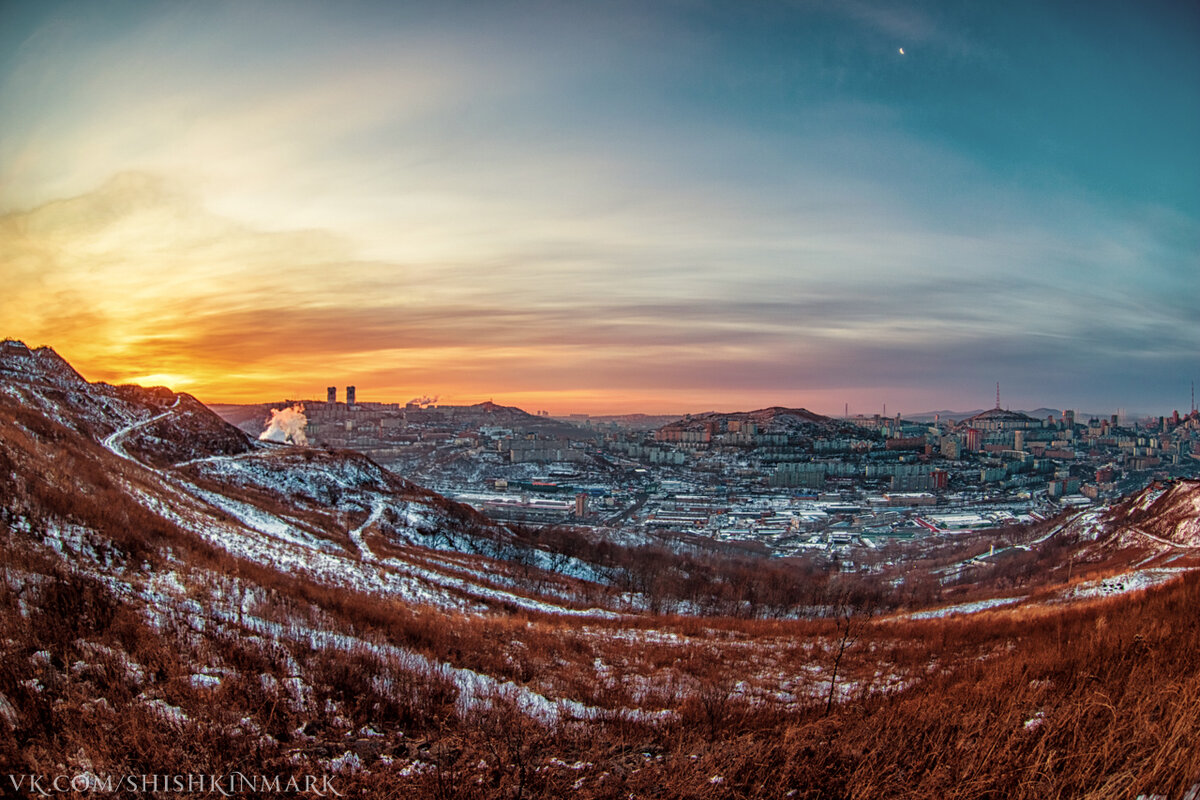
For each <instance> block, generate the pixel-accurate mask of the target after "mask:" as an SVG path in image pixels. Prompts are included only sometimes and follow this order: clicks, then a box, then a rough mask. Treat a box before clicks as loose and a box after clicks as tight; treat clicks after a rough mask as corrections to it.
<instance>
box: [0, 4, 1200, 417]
mask: <svg viewBox="0 0 1200 800" xmlns="http://www.w3.org/2000/svg"><path fill="white" fill-rule="evenodd" d="M735 7H736V6H730V7H728V8H723V7H720V6H718V7H717V8H715V9H714V10H713V16H712V17H711V18H710V17H708V16H705V15H704V14H701V13H699V9H693V10H692V11H688V12H685V11H683V10H677V11H676V12H671V11H669V10H667V9H655V8H653V7H643V6H641V5H637V4H633V5H628V6H622V7H621V9H619V10H614V9H608V8H604V9H602V8H600V7H595V8H578V7H576V6H574V5H572V4H561V5H555V4H550V5H548V6H546V7H544V8H543V7H538V8H533V7H530V8H524V7H522V9H521V10H520V11H519V12H518V11H515V10H514V11H513V13H508V12H506V11H503V10H501V9H500V8H498V7H497V8H492V7H490V6H488V5H486V4H479V5H476V4H469V3H468V4H463V5H461V6H460V5H453V6H442V5H440V4H429V5H422V4H414V5H411V6H410V5H409V4H402V7H397V8H393V7H391V6H389V5H388V4H378V3H370V2H364V3H355V4H352V5H351V6H347V7H345V8H342V7H341V6H339V5H338V4H315V5H312V6H305V8H304V9H303V10H302V11H301V10H296V9H292V8H288V7H286V6H285V5H280V4H270V3H257V2H248V3H216V4H213V5H211V6H208V5H205V6H204V7H199V6H188V5H179V4H161V5H152V6H149V7H144V8H141V7H135V6H122V7H120V8H116V7H113V8H107V7H106V8H100V7H97V6H94V5H91V4H85V3H64V4H50V5H47V6H44V7H43V6H39V7H38V8H34V4H28V6H27V7H21V8H18V7H16V6H12V7H10V10H8V11H6V13H7V14H8V15H9V16H8V19H7V21H8V22H9V24H7V25H4V26H0V27H2V28H3V29H4V30H6V31H8V33H7V34H0V36H5V37H7V38H6V39H5V40H4V42H3V43H4V45H5V46H4V47H2V48H0V51H2V52H3V53H4V56H3V63H4V69H3V71H2V73H0V74H2V75H3V78H2V79H0V118H2V119H4V120H5V122H4V125H3V126H2V128H0V271H2V277H3V282H4V292H3V294H2V295H0V321H2V325H0V336H8V337H13V338H18V339H22V340H25V341H28V342H30V343H31V344H39V345H40V344H45V345H50V346H52V347H54V348H56V349H57V350H59V351H60V352H62V353H63V354H64V355H65V356H66V357H68V358H69V359H70V360H71V361H72V362H73V363H74V364H76V365H77V366H78V367H79V368H80V370H81V371H82V372H83V373H84V374H85V375H86V376H87V377H89V378H91V379H96V380H105V381H116V382H124V381H131V382H138V383H158V384H165V385H167V386H170V387H171V388H173V389H178V390H184V391H187V392H191V393H193V394H195V395H196V396H198V397H199V398H201V399H202V400H205V401H210V402H249V401H262V402H266V401H274V400H278V399H281V398H284V397H298V398H304V397H319V396H323V393H324V388H325V387H326V386H329V385H348V384H354V385H357V386H358V387H360V392H361V396H362V397H364V398H370V399H373V400H379V401H388V402H404V401H406V400H407V399H408V398H410V397H414V396H420V395H439V396H440V397H441V398H442V402H446V403H469V402H477V401H481V400H485V399H489V398H491V399H493V400H495V401H496V402H499V403H504V404H515V405H520V406H522V407H528V408H534V409H545V410H549V411H551V412H552V413H568V412H631V411H645V412H659V413H667V412H688V411H702V410H708V409H712V408H721V407H724V408H731V407H762V406H767V405H775V404H784V405H797V406H805V407H808V408H811V409H814V410H818V411H821V412H823V413H827V414H828V413H841V412H842V411H843V410H844V408H845V407H846V406H847V405H849V407H850V409H851V411H852V412H855V411H857V412H862V413H871V412H876V411H880V410H881V409H882V406H883V405H884V404H887V405H888V407H889V408H890V409H894V410H907V411H921V410H928V409H932V408H938V407H943V408H944V407H953V406H955V405H960V406H962V407H967V408H970V407H975V406H979V405H981V404H983V403H986V402H988V401H989V398H990V395H991V389H992V386H993V385H994V384H995V382H997V381H999V382H1002V383H1003V384H1004V385H1005V387H1006V395H1007V396H1008V397H1009V399H1010V401H1011V402H1012V403H1014V404H1015V405H1028V406H1029V407H1034V406H1036V405H1037V404H1039V403H1051V402H1053V403H1057V404H1060V405H1063V406H1064V407H1065V406H1076V407H1089V408H1096V409H1099V410H1103V409H1108V408H1116V407H1122V408H1127V409H1143V408H1144V409H1152V408H1158V407H1159V406H1162V407H1167V406H1169V405H1170V404H1171V403H1174V404H1176V405H1178V404H1179V402H1180V401H1179V400H1178V397H1179V396H1180V393H1181V392H1182V391H1183V387H1184V386H1185V384H1184V383H1183V382H1182V380H1183V379H1182V378H1181V377H1180V376H1182V375H1192V374H1194V372H1195V368H1196V365H1197V360H1196V359H1197V356H1196V353H1197V352H1200V329H1198V326H1197V325H1196V319H1195V300H1196V296H1195V295H1196V292H1195V288H1194V286H1195V281H1194V280H1193V279H1194V276H1195V273H1196V269H1197V268H1198V265H1197V262H1196V252H1198V251H1197V249H1196V247H1195V244H1196V242H1197V241H1198V239H1197V230H1198V227H1197V226H1198V223H1197V219H1200V199H1198V197H1197V191H1196V186H1197V185H1200V181H1197V180H1196V177H1197V175H1200V172H1198V171H1197V170H1198V167H1197V158H1196V149H1195V147H1194V142H1195V141H1196V138H1197V136H1198V135H1200V125H1198V123H1197V118H1196V115H1195V113H1194V109H1195V108H1196V107H1200V104H1198V103H1197V102H1196V101H1197V95H1196V91H1197V89H1196V83H1195V82H1194V81H1192V82H1187V81H1175V82H1169V81H1163V80H1160V79H1159V75H1160V74H1161V69H1159V67H1161V66H1162V65H1158V64H1157V62H1153V61H1152V62H1151V63H1147V64H1144V65H1142V66H1140V67H1129V66H1128V65H1126V66H1124V67H1122V66H1120V65H1117V64H1114V63H1113V62H1112V59H1110V58H1109V54H1107V53H1105V52H1091V51H1087V52H1081V53H1079V54H1077V58H1076V59H1075V60H1080V59H1082V61H1081V63H1086V64H1088V65H1090V66H1089V67H1088V70H1087V71H1086V72H1087V75H1088V79H1087V83H1088V85H1089V86H1090V87H1092V90H1094V91H1093V94H1088V93H1086V92H1075V91H1071V92H1066V93H1063V92H1052V91H1050V89H1052V88H1053V87H1054V86H1055V81H1060V82H1061V81H1067V80H1068V79H1070V80H1074V79H1075V77H1076V76H1074V74H1073V73H1072V74H1065V73H1064V74H1058V73H1055V74H1050V75H1047V74H1046V73H1045V71H1044V70H1043V69H1042V68H1035V66H1034V65H1028V66H1026V65H1024V63H1023V59H1022V58H1021V57H1020V48H1021V47H1023V46H1025V45H1024V44H1023V42H1024V41H1025V40H1024V38H1023V37H1017V38H1015V39H1013V40H1011V41H1010V40H1008V39H1004V42H1003V47H1004V48H1007V49H1008V50H1006V51H1005V52H1008V51H1011V52H1010V54H1009V55H1008V56H1006V57H1005V58H1004V59H1000V58H999V57H998V56H996V55H995V54H994V53H991V51H988V50H986V49H980V48H976V47H974V46H973V45H972V44H971V36H969V35H968V34H967V33H966V32H965V31H962V30H958V29H956V28H955V27H954V25H953V24H952V23H951V22H948V21H946V20H943V21H942V22H940V23H938V24H936V25H935V24H933V23H932V22H930V23H928V24H927V25H926V24H923V25H918V26H916V27H914V28H912V29H906V30H905V31H903V33H904V41H902V42H897V41H896V39H895V36H896V34H897V31H896V30H895V28H894V20H893V19H892V18H891V17H890V16H889V15H887V14H884V13H868V10H866V8H865V7H863V8H859V7H857V6H855V8H854V9H848V10H845V11H842V10H838V9H836V8H831V9H828V10H826V11H816V10H810V11H811V13H809V12H805V13H804V14H801V13H800V12H799V11H797V12H796V14H797V16H796V18H795V19H793V18H791V17H790V16H789V15H788V14H785V13H783V11H782V10H781V11H780V12H779V14H775V12H772V11H768V10H766V9H763V10H762V13H761V14H758V15H756V14H750V15H743V14H742V13H741V12H740V11H736V12H735V11H733V9H734V8H735ZM39 9H40V10H39ZM855 9H857V10H855ZM693 12H695V13H693ZM776 16H779V17H780V18H779V19H776V18H775V17H776ZM726 17H728V18H726ZM988 29H990V26H988ZM1181 30H1182V29H1181ZM789 31H790V33H787V34H786V35H785V32H789ZM1156 35H1157V34H1156ZM1179 35H1180V36H1183V35H1184V34H1183V33H1180V34H1179ZM781 37H782V38H781ZM788 37H791V38H788ZM1001 38H1004V37H1001ZM651 42H652V43H653V46H650V45H648V43H651ZM800 43H805V44H803V46H800ZM901 44H902V45H903V49H901V50H900V52H901V53H903V55H899V54H898V52H897V48H898V47H899V45H901ZM1000 46H1001V45H1000V44H997V45H996V47H1000ZM1159 49H1162V50H1163V52H1181V53H1182V52H1190V50H1177V51H1171V50H1170V49H1169V48H1156V49H1155V50H1154V52H1158V50H1159ZM1147 52H1149V51H1147ZM1189 57H1190V56H1189ZM760 58H768V59H774V61H772V62H771V63H774V64H776V66H775V67H772V68H771V69H770V70H763V69H761V68H760V65H759V63H758V59H760ZM1075 60H1072V59H1064V64H1065V63H1068V62H1070V63H1075ZM997 87H1004V88H997ZM1046 87H1050V88H1046ZM993 95H995V96H998V97H999V96H1003V97H1016V98H1021V100H1020V102H1013V103H1011V104H1010V106H1008V107H1006V109H1005V110H1003V111H999V110H995V109H993V108H992V107H991V106H990V105H989V106H987V107H977V105H978V103H977V102H976V100H975V98H978V97H983V96H989V97H990V96H993ZM1063 96H1067V97H1070V98H1074V97H1076V96H1078V97H1081V98H1092V99H1090V100H1088V101H1087V102H1084V101H1083V100H1080V101H1079V102H1075V101H1074V100H1070V101H1069V102H1064V101H1063V100H1062V97H1063ZM1096 98H1101V100H1100V101H1096ZM1134 99H1136V104H1137V107H1138V114H1140V115H1141V119H1142V122H1141V123H1139V124H1138V125H1137V126H1136V127H1135V126H1133V125H1132V123H1131V124H1130V125H1127V126H1124V127H1122V126H1119V125H1117V126H1115V125H1114V124H1113V123H1112V120H1110V119H1108V118H1107V117H1105V113H1106V112H1104V109H1106V108H1112V107H1124V106H1123V105H1122V104H1123V103H1125V102H1133V100H1134ZM1187 109H1192V111H1187ZM1130 116H1131V118H1132V116H1134V115H1133V114H1132V113H1131V115H1130ZM964 120H968V122H964ZM1010 128H1011V129H1012V130H1011V131H1010V130H1009V129H1010ZM1006 131H1007V132H1008V133H1006ZM1015 131H1019V132H1020V136H1016V135H1009V134H1012V133H1013V132H1015ZM985 132H987V133H985ZM1005 142H1008V144H1005ZM1064 152H1070V153H1076V154H1078V157H1077V158H1074V159H1063V158H1061V157H1060V154H1061V153H1064ZM1100 320H1103V322H1100ZM1113 364H1121V365H1123V367H1122V369H1121V370H1114V369H1112V365H1113Z"/></svg>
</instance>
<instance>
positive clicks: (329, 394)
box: [325, 386, 337, 403]
mask: <svg viewBox="0 0 1200 800" xmlns="http://www.w3.org/2000/svg"><path fill="white" fill-rule="evenodd" d="M325 402H327V403H336V402H337V387H336V386H330V387H329V388H328V389H326V390H325Z"/></svg>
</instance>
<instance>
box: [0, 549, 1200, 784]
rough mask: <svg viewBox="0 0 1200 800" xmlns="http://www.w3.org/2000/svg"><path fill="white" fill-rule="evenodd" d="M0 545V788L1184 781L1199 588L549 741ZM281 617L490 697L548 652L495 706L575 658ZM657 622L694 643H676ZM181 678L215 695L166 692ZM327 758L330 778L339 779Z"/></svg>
mask: <svg viewBox="0 0 1200 800" xmlns="http://www.w3.org/2000/svg"><path fill="white" fill-rule="evenodd" d="M5 539H6V541H5V556H6V557H5V562H6V563H5V568H4V576H5V578H6V580H5V582H4V586H2V587H0V640H2V641H3V642H4V650H3V658H2V660H0V695H2V696H3V700H2V701H0V712H3V713H0V734H2V735H0V774H29V773H33V774H58V773H61V772H63V771H64V770H66V771H70V772H72V773H76V774H77V773H80V772H85V771H93V772H95V773H97V774H142V773H155V772H163V771H170V772H172V773H205V774H214V773H216V774H227V773H229V772H232V771H235V770H240V771H243V772H246V773H251V772H253V773H263V772H266V773H270V774H279V773H283V774H293V773H295V774H302V773H313V772H316V773H324V774H332V775H334V776H335V777H334V785H335V786H336V787H337V788H338V791H340V792H342V793H343V794H345V795H346V796H360V797H445V798H494V797H547V798H549V797H555V798H557V797H580V798H589V797H597V798H600V797H605V798H609V797H611V798H616V797H621V798H625V797H629V796H633V797H662V798H684V797H688V798H692V797H712V798H717V797H772V798H774V797H780V798H784V797H793V798H873V797H878V798H905V797H912V798H918V797H920V798H928V797H940V798H1001V797H1004V798H1008V797H1012V798H1021V797H1028V798H1056V797H1060V798H1077V797H1096V798H1109V797H1130V798H1133V797H1136V796H1137V795H1138V794H1141V793H1146V794H1162V795H1166V796H1167V797H1169V798H1181V797H1183V795H1184V793H1185V792H1186V791H1188V789H1189V787H1191V786H1192V785H1193V784H1195V783H1196V782H1197V781H1200V745H1198V743H1197V738H1196V732H1197V731H1200V615H1198V614H1197V609H1198V608H1200V575H1194V574H1193V575H1190V576H1187V577H1185V578H1183V579H1182V580H1179V581H1177V582H1175V583H1173V584H1171V585H1169V586H1166V587H1163V588H1160V589H1156V590H1152V591H1149V592H1146V593H1144V594H1141V595H1135V596H1127V597H1121V598H1115V599H1110V600H1106V601H1102V602H1097V603H1093V604H1091V605H1089V606H1087V607H1063V608H1061V609H1060V610H1044V611H1041V612H1024V613H1021V612H1016V613H1004V612H993V613H987V614H981V615H976V616H975V617H974V618H951V619H948V620H931V621H922V622H899V623H897V622H891V623H878V624H875V625H873V626H870V627H866V628H864V629H862V630H861V631H860V632H859V636H858V638H857V643H856V645H855V647H853V648H852V651H851V652H850V653H849V654H848V657H847V658H848V662H854V663H848V665H847V667H846V668H847V669H849V670H851V671H854V670H858V671H859V672H860V673H861V672H862V671H863V670H864V669H868V670H869V668H870V667H871V666H872V665H873V664H877V663H883V662H887V663H888V664H889V665H890V666H891V667H896V666H897V665H902V664H903V663H904V662H910V661H921V660H925V659H929V660H933V661H935V662H936V663H937V664H939V668H938V669H936V670H934V671H932V672H931V673H930V674H929V675H928V676H927V677H925V678H924V679H922V680H920V681H918V682H916V683H915V684H914V685H912V686H910V687H909V688H908V689H905V690H903V691H898V692H893V693H874V694H867V693H865V692H864V693H863V694H861V695H860V696H857V697H851V698H850V699H847V700H843V702H841V703H837V704H834V706H833V708H832V711H831V713H828V714H826V713H825V707H824V706H825V703H824V702H823V700H824V698H822V697H814V698H812V701H811V702H808V703H805V704H802V705H801V706H800V707H798V708H794V709H789V710H784V709H781V708H779V707H776V706H772V705H769V704H763V703H756V702H751V701H749V700H747V698H746V696H745V695H744V694H740V693H739V692H738V691H737V688H736V686H737V683H738V681H739V680H741V678H742V671H743V670H744V668H745V665H744V664H734V663H728V664H724V665H722V664H721V663H709V664H705V665H690V666H689V667H688V669H689V670H690V672H689V674H690V675H691V676H692V677H693V678H695V679H696V682H695V683H693V684H690V685H689V688H688V689H687V690H686V691H681V692H680V693H679V695H678V697H677V702H676V703H675V704H674V705H675V711H676V712H677V713H676V716H675V717H674V718H665V719H663V720H660V721H656V722H648V721H635V720H619V719H614V720H608V721H600V720H566V719H564V720H563V721H559V722H554V723H548V722H545V721H539V720H537V719H536V718H534V717H531V716H530V715H528V714H526V713H523V712H522V711H520V710H518V709H517V708H515V707H514V705H513V704H512V703H511V702H508V701H506V700H504V699H502V698H494V699H493V701H492V702H491V703H490V704H480V705H477V706H475V707H473V708H470V709H467V710H465V711H464V710H463V709H461V708H457V709H456V704H455V701H456V695H457V694H458V691H459V690H458V689H457V688H456V687H455V686H454V684H453V682H452V681H449V680H447V679H445V678H444V677H437V676H433V675H428V674H419V673H416V672H413V671H411V670H406V669H405V668H404V667H403V665H397V664H393V663H388V661H387V658H386V657H384V656H380V655H379V654H378V653H375V652H372V651H370V650H367V649H363V650H361V651H359V652H333V651H329V650H322V649H319V648H305V647H295V646H290V647H289V646H285V644H283V643H281V642H272V641H270V640H268V639H264V638H262V637H254V636H250V635H248V634H246V635H234V634H233V633H231V632H230V631H231V629H222V628H220V627H218V626H216V625H212V626H211V628H210V629H209V630H207V631H205V630H197V629H196V625H195V623H194V622H193V623H187V622H186V621H185V620H184V618H183V617H182V616H177V617H173V618H172V619H174V620H175V621H173V622H168V624H166V625H165V626H162V627H161V629H160V630H155V629H153V628H152V627H151V625H149V624H148V623H147V620H146V618H145V615H144V614H143V613H141V612H140V611H139V610H136V609H135V608H134V607H132V606H131V605H130V604H129V603H128V602H126V601H124V600H123V599H122V598H119V597H117V596H116V595H114V594H113V592H112V590H110V589H109V588H107V587H106V586H105V585H104V584H103V583H101V582H100V581H98V580H95V579H92V578H87V577H82V576H80V575H77V574H74V573H72V572H70V571H68V570H66V569H65V568H64V565H63V564H62V563H61V562H58V561H57V560H56V559H55V558H54V557H53V556H51V555H48V554H39V553H38V548H36V547H27V546H25V544H24V543H23V541H22V540H23V539H24V537H23V535H22V534H21V533H20V532H16V531H13V530H11V529H9V530H8V531H7V533H6V537H5ZM295 588H296V587H293V590H294V589H295ZM279 590H280V589H279V587H276V589H275V591H279ZM289 594H291V592H290V591H289ZM292 596H293V597H295V596H296V595H294V594H293V595H292ZM292 603H293V606H294V607H292V608H290V609H288V610H289V613H294V614H300V615H301V616H303V615H304V614H316V613H320V614H332V615H334V617H335V618H337V619H340V623H339V624H340V625H344V626H345V627H346V629H347V630H351V629H352V630H355V631H357V632H358V633H359V634H361V635H363V636H364V637H369V636H371V635H376V636H377V637H378V638H381V639H383V640H386V641H390V642H393V643H395V644H398V645H405V646H410V647H415V648H416V649H417V650H420V651H425V652H430V653H434V652H436V653H438V655H439V656H440V657H442V658H445V659H447V660H448V661H457V662H459V663H475V664H476V665H477V666H478V667H479V668H481V669H483V668H485V667H487V668H493V669H496V670H497V671H501V670H500V669H499V662H501V661H502V660H503V659H500V658H495V659H493V658H490V657H489V656H488V650H489V645H488V641H489V640H491V642H493V643H495V644H494V647H493V648H492V649H495V650H497V651H503V650H516V649H521V647H522V646H524V649H534V650H538V649H548V650H549V651H551V652H552V654H553V657H552V658H546V659H542V658H539V657H538V654H537V653H532V654H531V655H530V656H528V657H527V659H526V667H525V668H522V667H521V666H520V665H517V666H515V667H513V666H510V667H509V670H510V671H511V672H512V673H516V674H513V675H512V677H513V678H515V679H517V680H520V679H521V678H522V677H524V679H526V680H532V679H534V678H535V677H536V676H534V675H532V674H528V673H529V670H530V669H533V668H534V666H531V665H535V666H536V668H545V669H553V667H552V666H549V665H548V664H549V663H552V662H557V663H560V664H564V663H567V662H569V661H570V659H569V655H570V654H569V653H566V652H565V650H566V649H570V648H572V647H573V648H579V647H581V646H582V645H581V644H580V638H579V637H578V636H577V635H576V634H578V633H579V631H577V630H575V629H573V628H572V627H571V626H564V625H563V623H562V622H561V621H553V620H544V621H538V620H535V619H525V620H523V621H522V620H521V619H513V618H507V617H502V616H496V617H491V618H488V617H483V618H458V619H453V618H451V617H450V616H447V617H445V618H443V619H442V620H441V622H439V621H438V620H437V619H436V618H435V619H432V620H430V619H422V617H424V616H425V615H417V616H416V617H415V618H414V617H413V616H412V615H411V612H409V611H407V610H403V609H398V608H397V609H392V610H389V609H387V608H376V609H373V610H372V611H371V613H367V610H366V608H363V607H362V606H360V605H359V603H358V602H357V601H353V600H350V601H347V600H345V599H343V600H341V601H335V599H334V598H332V597H323V596H321V595H320V593H311V592H310V593H309V596H308V597H307V598H305V599H303V600H301V599H300V598H297V599H296V600H295V601H292ZM277 611H278V609H277ZM661 622H662V623H663V624H662V626H661V629H663V630H668V629H674V630H675V631H676V632H677V633H679V634H680V635H685V634H687V633H688V632H689V628H690V629H691V633H692V634H694V635H696V636H698V637H700V636H703V635H705V630H704V629H697V628H696V627H695V626H696V621H695V620H692V621H690V622H689V621H684V620H678V621H677V622H675V623H672V621H670V620H668V619H665V618H664V619H662V620H661ZM742 624H746V626H747V630H746V631H745V633H744V634H743V635H741V636H739V637H737V638H740V639H741V640H742V642H743V643H747V642H748V643H750V644H754V643H755V642H756V641H758V640H759V638H760V637H761V638H762V639H763V640H764V641H765V640H766V639H767V638H769V639H770V640H772V642H775V643H777V642H778V641H779V640H780V639H784V640H786V638H787V637H788V634H789V630H790V631H792V633H793V634H794V635H795V637H796V638H797V639H800V638H811V637H812V636H813V634H814V633H815V632H816V633H819V631H817V630H816V629H814V627H813V626H814V624H815V623H798V624H796V625H795V626H794V627H793V626H790V625H789V624H788V623H772V624H769V625H767V624H764V623H761V622H759V623H751V622H745V623H743V622H742V621H736V620H726V621H724V622H722V623H721V624H720V625H719V626H717V627H716V628H708V629H707V635H708V636H720V635H725V636H737V630H738V628H739V626H740V625H742ZM823 624H825V625H826V627H828V630H826V631H825V633H826V634H830V635H832V634H834V633H835V630H834V628H833V626H834V625H835V624H836V623H834V622H829V623H823ZM589 628H592V630H591V635H590V637H589V641H595V640H599V641H600V642H601V643H600V644H599V645H597V648H598V649H597V651H596V652H599V653H601V656H600V657H602V658H604V659H606V660H608V661H611V662H615V663H622V661H623V660H624V659H625V657H627V656H633V655H637V654H639V651H642V650H644V651H647V652H641V653H640V657H642V658H646V659H652V658H655V656H654V655H653V651H654V650H655V647H654V646H652V645H650V644H639V643H638V642H636V641H634V642H630V641H627V640H619V641H616V640H614V641H605V639H604V637H603V636H602V635H597V634H602V633H603V630H604V626H590V625H589ZM752 629H753V630H752ZM614 630H615V628H614ZM522 631H526V632H527V638H525V640H524V641H522V636H523V634H522ZM372 632H373V633H372ZM560 634H561V635H562V636H565V637H566V638H565V639H563V638H561V637H560V636H559V635H560ZM502 639H503V640H507V641H500V640H502ZM418 640H419V641H418ZM467 651H469V652H467ZM455 653H457V654H458V658H457V659H456V658H455V657H454V656H455ZM623 654H624V655H623ZM593 655H594V653H593V652H590V651H589V652H587V653H585V654H584V656H585V657H587V658H591V657H592V656H593ZM669 656H671V653H670V652H668V651H664V652H663V653H660V654H659V656H657V658H658V659H659V660H660V661H665V660H667V657H669ZM676 660H678V659H676ZM216 665H220V669H219V670H218V669H214V667H215V666H216ZM203 671H208V672H210V673H219V674H221V675H222V676H223V677H222V680H221V682H220V685H219V686H218V687H217V688H215V689H214V688H206V687H203V686H196V685H194V681H193V682H189V677H191V676H193V675H195V674H197V673H198V672H203ZM521 672H525V673H526V674H525V675H524V676H522V675H520V674H519V673H521ZM294 675H303V676H304V677H305V680H306V682H307V683H308V684H309V685H310V686H311V688H312V692H313V697H312V698H311V699H310V701H308V702H306V703H305V704H304V708H299V707H296V706H295V704H289V702H287V698H286V693H285V692H283V691H282V690H281V689H280V686H281V684H284V683H285V682H286V681H287V680H288V679H289V676H294ZM383 677H386V681H381V680H380V679H381V678H383ZM564 680H565V676H564ZM385 683H386V685H384V684H385ZM594 699H599V698H594ZM622 699H626V698H624V697H623V698H622ZM164 708H165V709H168V710H169V709H176V710H177V712H178V713H175V712H170V713H166V714H164V713H163V709H164ZM377 734H378V735H377ZM344 753H353V754H354V756H355V759H354V763H353V765H352V768H348V767H347V762H345V761H344V760H343V761H341V762H339V761H336V757H337V756H340V755H343V754H344Z"/></svg>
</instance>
